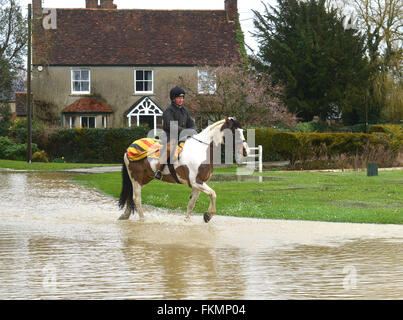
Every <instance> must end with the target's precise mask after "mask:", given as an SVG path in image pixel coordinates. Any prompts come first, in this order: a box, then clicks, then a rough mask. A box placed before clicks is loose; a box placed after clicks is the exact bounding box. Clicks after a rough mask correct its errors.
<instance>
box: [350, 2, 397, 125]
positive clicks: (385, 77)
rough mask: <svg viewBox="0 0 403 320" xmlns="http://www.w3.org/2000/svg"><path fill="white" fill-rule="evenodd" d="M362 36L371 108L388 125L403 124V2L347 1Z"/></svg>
mask: <svg viewBox="0 0 403 320" xmlns="http://www.w3.org/2000/svg"><path fill="white" fill-rule="evenodd" d="M346 4H349V5H352V7H353V9H354V15H355V16H356V17H357V25H358V27H359V28H360V30H361V31H362V32H363V34H364V37H365V41H366V49H367V55H368V57H369V60H370V65H371V71H372V72H371V82H370V85H369V87H368V92H367V96H368V105H369V108H370V109H372V110H377V111H378V113H381V112H382V115H383V117H384V120H385V121H388V122H399V121H400V120H403V2H402V1H401V0H382V1H381V0H379V1H375V0H353V1H348V3H346Z"/></svg>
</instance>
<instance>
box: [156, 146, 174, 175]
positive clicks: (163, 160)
mask: <svg viewBox="0 0 403 320" xmlns="http://www.w3.org/2000/svg"><path fill="white" fill-rule="evenodd" d="M172 142H173V141H172V140H170V141H168V142H167V144H166V145H165V146H164V147H162V149H161V151H160V157H159V159H158V163H157V165H156V170H155V174H154V178H156V179H158V180H161V178H162V171H163V170H164V168H165V165H166V164H167V163H168V161H169V159H170V154H171V145H172V144H173V143H172Z"/></svg>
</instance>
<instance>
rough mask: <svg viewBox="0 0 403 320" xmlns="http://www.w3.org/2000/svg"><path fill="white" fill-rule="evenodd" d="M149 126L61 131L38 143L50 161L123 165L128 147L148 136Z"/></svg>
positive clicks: (56, 131)
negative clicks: (62, 160) (56, 159)
mask: <svg viewBox="0 0 403 320" xmlns="http://www.w3.org/2000/svg"><path fill="white" fill-rule="evenodd" d="M148 132H149V128H148V127H147V126H140V127H131V128H107V129H82V128H80V129H59V130H55V131H54V132H53V133H51V134H50V136H49V137H47V139H46V141H42V142H41V143H38V144H39V146H40V148H41V149H44V150H45V151H46V152H47V154H48V156H49V157H50V159H55V158H61V157H64V159H65V161H67V162H80V163H120V162H122V159H123V154H124V153H125V151H126V149H127V148H128V146H129V145H130V144H131V143H132V142H133V141H135V140H137V139H140V138H144V137H146V136H147V133H148Z"/></svg>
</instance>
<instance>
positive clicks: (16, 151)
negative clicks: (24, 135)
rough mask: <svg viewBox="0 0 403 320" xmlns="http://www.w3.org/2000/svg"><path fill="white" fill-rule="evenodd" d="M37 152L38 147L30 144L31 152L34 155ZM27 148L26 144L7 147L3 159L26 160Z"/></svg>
mask: <svg viewBox="0 0 403 320" xmlns="http://www.w3.org/2000/svg"><path fill="white" fill-rule="evenodd" d="M37 150H38V146H37V145H36V144H35V143H33V144H32V152H33V153H35V152H36V151H37ZM27 152H28V146H27V144H26V143H21V144H17V143H15V144H12V145H10V146H8V147H7V148H6V149H5V151H4V156H5V157H4V158H5V159H8V160H20V161H23V160H26V159H27Z"/></svg>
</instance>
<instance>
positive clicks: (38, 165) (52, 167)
mask: <svg viewBox="0 0 403 320" xmlns="http://www.w3.org/2000/svg"><path fill="white" fill-rule="evenodd" d="M111 165H112V164H91V163H55V162H49V163H44V162H32V163H28V162H26V161H15V160H3V159H0V168H7V169H13V170H41V171H59V170H67V169H77V168H92V167H105V166H111ZM115 165H116V164H115Z"/></svg>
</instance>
